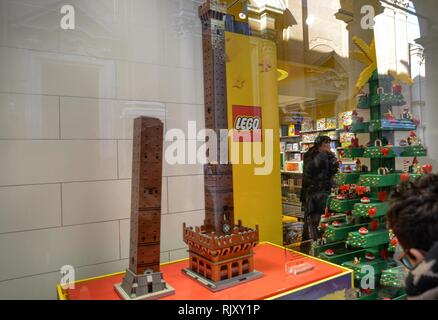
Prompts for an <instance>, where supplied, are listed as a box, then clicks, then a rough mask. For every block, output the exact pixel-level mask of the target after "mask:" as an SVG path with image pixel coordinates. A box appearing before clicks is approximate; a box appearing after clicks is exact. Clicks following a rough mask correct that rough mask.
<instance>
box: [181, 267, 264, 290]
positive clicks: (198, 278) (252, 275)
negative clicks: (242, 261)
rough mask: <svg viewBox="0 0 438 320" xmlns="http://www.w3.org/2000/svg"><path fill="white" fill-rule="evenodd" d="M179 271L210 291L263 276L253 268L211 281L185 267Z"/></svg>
mask: <svg viewBox="0 0 438 320" xmlns="http://www.w3.org/2000/svg"><path fill="white" fill-rule="evenodd" d="M181 271H182V273H183V274H185V275H186V276H188V277H190V278H192V279H194V280H195V281H197V282H198V283H200V284H201V285H203V286H204V287H206V288H207V289H209V290H210V291H212V292H218V291H221V290H224V289H227V288H231V287H234V286H237V285H239V284H242V283H245V282H249V281H252V280H255V279H258V278H261V277H262V276H263V273H261V272H258V271H257V270H254V271H253V272H251V273H247V274H243V275H241V276H237V277H234V278H232V279H227V280H222V281H218V282H213V281H211V280H209V279H207V278H205V277H203V276H201V275H200V274H197V273H196V272H193V271H192V270H190V269H187V268H186V269H182V270H181Z"/></svg>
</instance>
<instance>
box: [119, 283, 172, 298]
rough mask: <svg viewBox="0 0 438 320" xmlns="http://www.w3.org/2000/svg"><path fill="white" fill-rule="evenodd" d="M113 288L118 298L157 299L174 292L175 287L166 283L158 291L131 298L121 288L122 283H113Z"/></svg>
mask: <svg viewBox="0 0 438 320" xmlns="http://www.w3.org/2000/svg"><path fill="white" fill-rule="evenodd" d="M114 290H115V291H116V292H117V294H118V295H119V297H120V298H122V299H123V300H132V301H134V300H158V299H160V298H164V297H167V296H170V295H172V294H175V289H173V288H172V287H171V286H170V285H169V284H167V283H166V289H164V290H161V291H158V292H153V293H149V294H145V295H142V296H139V297H135V298H132V297H131V296H129V295H128V294H127V293H126V292H125V290H123V288H122V284H121V283H118V284H115V285H114Z"/></svg>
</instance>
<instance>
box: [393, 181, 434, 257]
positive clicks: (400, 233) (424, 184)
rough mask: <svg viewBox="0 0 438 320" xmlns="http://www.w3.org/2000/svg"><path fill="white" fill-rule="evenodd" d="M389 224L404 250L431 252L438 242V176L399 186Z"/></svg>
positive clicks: (394, 197)
mask: <svg viewBox="0 0 438 320" xmlns="http://www.w3.org/2000/svg"><path fill="white" fill-rule="evenodd" d="M388 222H389V227H390V228H391V229H392V230H393V231H394V234H395V235H396V236H397V238H398V240H399V242H400V244H401V246H402V247H403V248H404V249H405V250H408V249H413V248H415V249H420V250H423V251H425V252H427V251H429V250H430V249H431V248H432V246H433V245H434V244H435V243H436V242H438V175H435V174H431V175H427V176H424V177H422V178H419V179H417V180H416V181H414V182H405V183H403V184H402V185H400V186H398V187H397V188H396V190H395V191H394V192H393V194H392V195H391V199H390V208H389V211H388Z"/></svg>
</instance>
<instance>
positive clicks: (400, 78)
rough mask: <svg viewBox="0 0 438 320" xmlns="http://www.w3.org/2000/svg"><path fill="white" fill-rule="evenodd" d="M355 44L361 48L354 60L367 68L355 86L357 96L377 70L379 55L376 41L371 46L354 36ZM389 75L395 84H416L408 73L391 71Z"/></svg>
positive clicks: (354, 52)
mask: <svg viewBox="0 0 438 320" xmlns="http://www.w3.org/2000/svg"><path fill="white" fill-rule="evenodd" d="M353 42H354V44H355V45H356V46H357V47H358V48H359V51H353V52H352V58H353V59H355V60H357V61H359V62H361V63H363V64H364V65H365V66H366V68H365V69H364V70H363V71H362V72H361V74H360V75H359V79H358V80H357V82H356V85H355V88H356V94H357V93H359V92H360V91H361V90H362V88H363V87H364V86H365V85H366V84H367V83H368V81H369V80H370V78H371V77H372V75H373V73H374V71H376V70H377V53H376V41H375V40H374V39H373V40H372V41H371V43H370V45H368V44H366V43H365V41H364V40H362V39H361V38H359V37H356V36H354V37H353ZM388 73H389V75H391V76H392V77H393V78H394V83H397V82H400V83H401V82H403V83H406V84H408V85H413V84H414V81H413V80H412V79H411V77H410V76H409V75H408V74H407V73H398V72H397V71H394V70H390V71H389V72H388Z"/></svg>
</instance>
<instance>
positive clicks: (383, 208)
mask: <svg viewBox="0 0 438 320" xmlns="http://www.w3.org/2000/svg"><path fill="white" fill-rule="evenodd" d="M387 211H388V203H386V202H373V203H368V204H364V203H356V204H355V205H354V208H353V216H355V217H363V218H379V217H383V216H385V215H386V212H387Z"/></svg>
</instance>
